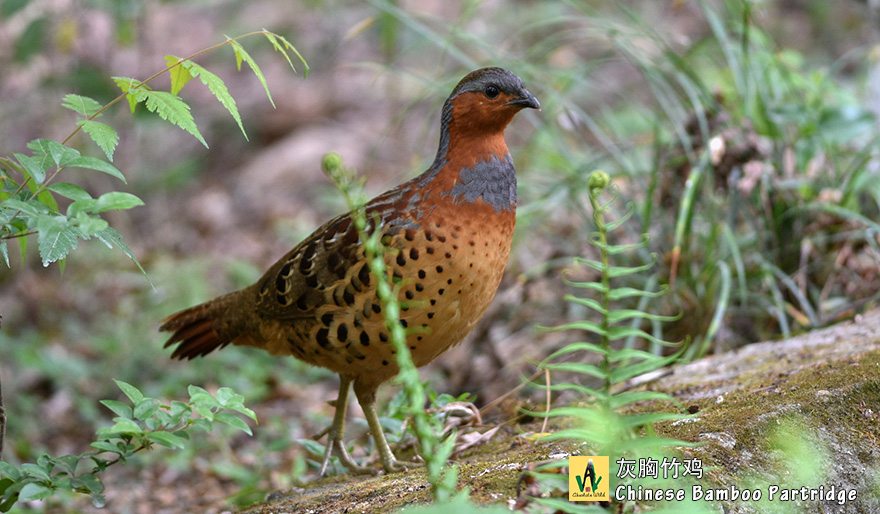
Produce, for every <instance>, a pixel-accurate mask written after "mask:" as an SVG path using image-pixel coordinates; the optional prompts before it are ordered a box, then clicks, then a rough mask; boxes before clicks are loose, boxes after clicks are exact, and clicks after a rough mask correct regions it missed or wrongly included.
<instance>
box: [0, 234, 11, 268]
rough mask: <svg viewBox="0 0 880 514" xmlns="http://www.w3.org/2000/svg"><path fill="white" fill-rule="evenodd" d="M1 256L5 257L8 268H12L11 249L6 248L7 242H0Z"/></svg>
mask: <svg viewBox="0 0 880 514" xmlns="http://www.w3.org/2000/svg"><path fill="white" fill-rule="evenodd" d="M0 255H2V256H3V261H4V262H5V263H6V267H7V268H11V267H12V266H11V265H10V264H9V247H8V246H6V241H5V240H3V241H0Z"/></svg>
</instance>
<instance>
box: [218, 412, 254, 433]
mask: <svg viewBox="0 0 880 514" xmlns="http://www.w3.org/2000/svg"><path fill="white" fill-rule="evenodd" d="M214 421H217V422H220V423H225V424H227V425H229V426H232V427H235V428H237V429H239V430H241V431H242V432H244V433H246V434H247V435H253V433H252V432H251V427H249V426H248V424H247V423H245V421H244V420H243V419H241V418H239V417H238V416H236V415H235V414H232V413H230V412H218V413H217V414H214Z"/></svg>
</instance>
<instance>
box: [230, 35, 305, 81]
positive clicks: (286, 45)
mask: <svg viewBox="0 0 880 514" xmlns="http://www.w3.org/2000/svg"><path fill="white" fill-rule="evenodd" d="M263 30H265V31H266V32H265V33H264V34H263V35H265V36H266V39H268V40H269V42H270V43H272V48H274V49H275V50H277V51H279V52H281V54H282V55H283V56H284V58H285V59H287V64H289V65H290V69H292V70H293V71H294V72H295V71H296V67H294V65H293V61H291V60H290V55H289V54H288V53H287V51H288V50H290V51H292V52H293V53H294V54H295V55H296V56H297V57H298V58H299V60H300V62H302V63H303V67H304V68H305V69H304V70H303V77H304V78H305V77H307V76H308V75H309V63H307V62H306V60H305V59H304V58H303V56H302V55H301V54H300V53H299V51H298V50H297V49H296V47H294V46H293V45H292V44H290V41H288V40H287V39H285V38H284V36H281V35H279V34H275V33H274V32H269V31H268V30H266V29H263ZM279 42H280V43H279ZM239 68H241V66H240V65H239Z"/></svg>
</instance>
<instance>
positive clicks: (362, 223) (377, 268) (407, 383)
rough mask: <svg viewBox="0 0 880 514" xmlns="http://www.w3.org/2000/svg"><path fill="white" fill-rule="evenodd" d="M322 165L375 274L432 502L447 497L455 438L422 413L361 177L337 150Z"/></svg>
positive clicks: (454, 473)
mask: <svg viewBox="0 0 880 514" xmlns="http://www.w3.org/2000/svg"><path fill="white" fill-rule="evenodd" d="M322 164H323V168H324V171H325V172H326V173H327V175H328V176H329V177H330V179H331V180H332V181H333V183H334V184H335V185H336V187H337V188H338V189H339V190H340V191H341V192H342V194H343V196H344V197H345V203H346V204H347V205H348V208H349V209H350V210H351V212H352V220H353V222H354V225H355V228H356V229H357V231H358V235H359V236H360V238H361V242H362V243H363V245H364V252H365V255H366V258H367V264H368V266H369V268H370V273H372V275H373V276H374V277H375V278H376V283H377V286H376V295H377V296H378V297H379V301H380V302H381V303H382V313H383V315H384V316H385V326H386V327H387V328H388V331H389V334H390V335H391V336H390V341H391V344H392V345H393V346H394V349H395V350H396V352H397V353H396V358H397V366H398V368H399V369H400V372H399V373H398V375H397V378H396V379H395V381H396V382H397V383H399V384H401V386H402V388H403V394H404V395H405V398H406V400H405V401H404V402H403V403H402V405H401V406H400V412H402V413H404V414H405V415H408V416H410V417H411V419H412V423H413V428H414V430H415V434H416V437H417V438H418V441H419V446H420V448H421V452H420V453H421V455H422V458H423V459H424V460H425V467H426V469H427V472H428V481H429V482H430V483H431V487H432V490H433V494H434V499H435V501H437V502H446V501H449V500H450V498H451V497H452V495H453V494H454V493H455V484H456V482H457V479H458V467H457V466H456V465H452V466H450V467H448V468H447V467H446V461H447V460H448V459H449V456H450V455H452V450H453V448H454V445H455V437H454V436H450V437H448V438H446V439H443V438H442V437H441V436H438V435H437V434H440V433H441V432H442V424H441V423H439V422H438V420H437V419H436V418H434V417H432V416H430V415H428V414H427V413H426V412H425V403H426V401H427V395H426V393H425V387H424V386H423V384H422V381H421V379H420V378H419V372H418V369H417V368H416V366H415V364H413V361H412V357H411V356H410V352H409V347H407V345H406V329H404V327H403V326H402V325H401V324H400V301H399V300H398V297H399V292H400V291H399V287H398V286H397V285H395V284H393V283H392V281H391V280H390V278H389V277H388V272H387V268H386V265H385V259H384V255H385V252H386V251H388V250H387V249H386V248H385V245H384V243H383V240H382V237H383V233H382V231H381V230H371V229H370V228H368V219H367V214H366V211H365V209H364V205H365V204H366V202H367V200H368V199H367V198H366V197H365V195H364V193H363V180H362V179H360V180H359V179H358V178H357V176H356V173H355V172H354V170H351V169H349V168H346V167H345V166H343V164H342V158H341V157H340V156H339V154H334V153H331V154H328V155H326V156H325V157H324V160H323V163H322ZM369 221H373V223H372V224H371V226H372V227H376V226H379V222H378V220H369Z"/></svg>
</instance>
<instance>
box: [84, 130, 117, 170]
mask: <svg viewBox="0 0 880 514" xmlns="http://www.w3.org/2000/svg"><path fill="white" fill-rule="evenodd" d="M76 124H77V125H79V126H80V127H82V129H83V132H85V133H86V134H88V136H89V137H90V138H92V141H94V142H95V144H96V145H98V147H99V148H100V149H101V150H104V155H106V156H107V160H109V161H111V162H112V161H113V151H114V150H116V145H118V144H119V134H118V133H116V129H114V128H113V127H111V126H110V125H107V124H106V123H101V122H100V121H95V120H78V121H77V122H76Z"/></svg>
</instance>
